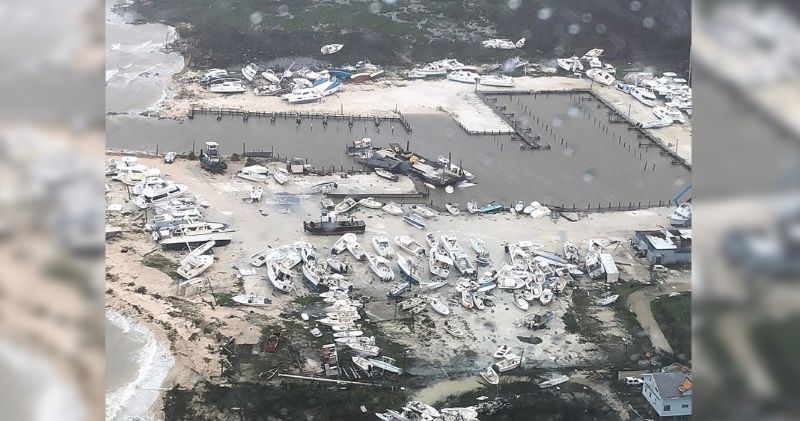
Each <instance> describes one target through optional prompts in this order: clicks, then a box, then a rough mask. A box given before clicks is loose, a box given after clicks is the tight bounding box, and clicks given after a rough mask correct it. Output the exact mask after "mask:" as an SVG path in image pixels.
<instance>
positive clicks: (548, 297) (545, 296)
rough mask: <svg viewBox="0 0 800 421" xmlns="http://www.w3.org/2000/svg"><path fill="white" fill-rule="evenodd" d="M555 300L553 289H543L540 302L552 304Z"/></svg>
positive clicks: (544, 304)
mask: <svg viewBox="0 0 800 421" xmlns="http://www.w3.org/2000/svg"><path fill="white" fill-rule="evenodd" d="M551 301H553V290H551V289H550V288H544V289H542V295H541V297H539V302H540V303H542V305H543V306H546V305H548V304H550V302H551Z"/></svg>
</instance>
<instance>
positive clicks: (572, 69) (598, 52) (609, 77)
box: [556, 48, 617, 86]
mask: <svg viewBox="0 0 800 421" xmlns="http://www.w3.org/2000/svg"><path fill="white" fill-rule="evenodd" d="M603 52H604V51H603V49H601V48H593V49H591V50H589V51H587V52H586V54H584V55H583V56H581V57H578V56H572V57H568V58H559V59H556V64H557V65H558V67H560V68H562V69H563V70H565V71H567V72H569V73H572V74H574V75H576V76H580V75H586V77H588V78H589V79H592V80H593V81H595V82H597V83H600V84H602V85H606V86H610V85H613V84H614V82H615V80H616V77H615V76H614V75H616V74H617V69H616V68H615V67H614V66H613V65H612V64H610V63H603V62H602V61H600V56H602V55H603ZM584 62H586V66H584ZM587 67H588V68H587ZM584 69H586V70H584Z"/></svg>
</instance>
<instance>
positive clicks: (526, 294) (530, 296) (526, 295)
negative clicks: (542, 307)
mask: <svg viewBox="0 0 800 421" xmlns="http://www.w3.org/2000/svg"><path fill="white" fill-rule="evenodd" d="M522 299H523V300H525V301H529V302H530V301H533V300H534V299H535V298H533V293H532V292H531V291H530V290H528V291H524V292H523V293H522Z"/></svg>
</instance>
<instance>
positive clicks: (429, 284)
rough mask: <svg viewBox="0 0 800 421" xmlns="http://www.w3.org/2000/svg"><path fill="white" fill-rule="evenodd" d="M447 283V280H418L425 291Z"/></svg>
mask: <svg viewBox="0 0 800 421" xmlns="http://www.w3.org/2000/svg"><path fill="white" fill-rule="evenodd" d="M445 285H447V281H433V282H420V284H419V287H420V288H421V289H423V290H425V291H433V290H435V289H438V288H441V287H443V286H445Z"/></svg>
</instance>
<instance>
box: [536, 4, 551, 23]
mask: <svg viewBox="0 0 800 421" xmlns="http://www.w3.org/2000/svg"><path fill="white" fill-rule="evenodd" d="M536 16H537V17H538V18H539V20H547V19H550V18H551V17H553V9H552V8H550V7H543V8H541V9H539V12H538V13H536Z"/></svg>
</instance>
